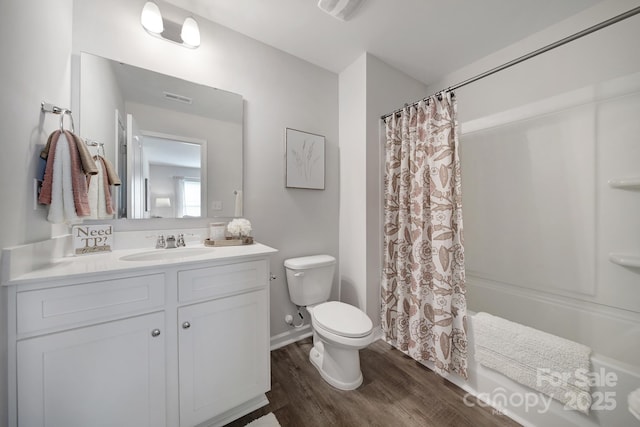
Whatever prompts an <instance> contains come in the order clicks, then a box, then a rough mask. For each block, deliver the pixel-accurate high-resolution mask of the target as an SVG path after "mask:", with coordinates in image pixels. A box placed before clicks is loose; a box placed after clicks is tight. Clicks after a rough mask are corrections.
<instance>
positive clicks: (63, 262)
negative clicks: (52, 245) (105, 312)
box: [3, 243, 278, 286]
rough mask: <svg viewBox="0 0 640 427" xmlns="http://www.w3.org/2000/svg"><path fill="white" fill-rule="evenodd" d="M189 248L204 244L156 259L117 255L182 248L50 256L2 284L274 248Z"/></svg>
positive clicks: (269, 251)
mask: <svg viewBox="0 0 640 427" xmlns="http://www.w3.org/2000/svg"><path fill="white" fill-rule="evenodd" d="M189 248H204V249H206V250H204V251H202V253H198V254H197V255H193V256H187V257H175V258H170V259H156V260H144V261H126V260H123V259H121V258H122V257H124V256H127V255H133V254H138V253H143V252H144V253H148V252H152V251H175V253H176V254H177V253H178V251H181V250H182V249H183V248H176V249H149V248H146V249H121V250H114V251H113V252H106V253H100V254H91V255H82V256H67V257H62V258H54V259H51V260H49V261H48V262H47V263H44V264H43V265H40V266H39V267H37V268H35V269H33V270H32V271H28V272H25V273H23V274H19V275H16V276H15V277H14V276H13V275H11V273H9V275H8V276H9V280H7V281H5V282H4V283H3V285H5V286H11V285H18V284H22V283H29V282H34V281H41V280H53V279H59V278H62V277H69V276H77V275H85V274H96V273H115V272H124V271H129V272H130V271H134V270H144V269H149V268H153V267H156V266H167V265H171V266H176V265H181V264H183V265H188V264H193V263H202V262H207V261H226V260H231V259H234V258H243V257H252V256H261V255H269V254H273V253H276V252H278V251H277V250H276V249H273V248H271V247H269V246H265V245H263V244H261V243H254V244H252V245H242V246H221V247H205V246H204V245H202V244H200V245H191V246H189V247H188V248H187V249H189Z"/></svg>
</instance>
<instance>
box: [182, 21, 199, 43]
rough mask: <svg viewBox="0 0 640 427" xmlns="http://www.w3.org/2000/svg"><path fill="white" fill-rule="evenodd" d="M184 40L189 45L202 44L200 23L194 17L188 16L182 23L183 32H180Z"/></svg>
mask: <svg viewBox="0 0 640 427" xmlns="http://www.w3.org/2000/svg"><path fill="white" fill-rule="evenodd" d="M180 37H182V41H183V42H184V44H186V45H187V46H189V47H198V46H200V28H198V23H197V22H196V20H195V19H193V18H192V17H188V18H187V19H185V20H184V24H182V32H181V33H180Z"/></svg>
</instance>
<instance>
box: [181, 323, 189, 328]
mask: <svg viewBox="0 0 640 427" xmlns="http://www.w3.org/2000/svg"><path fill="white" fill-rule="evenodd" d="M190 327H191V323H189V322H184V323H183V324H182V329H189V328H190Z"/></svg>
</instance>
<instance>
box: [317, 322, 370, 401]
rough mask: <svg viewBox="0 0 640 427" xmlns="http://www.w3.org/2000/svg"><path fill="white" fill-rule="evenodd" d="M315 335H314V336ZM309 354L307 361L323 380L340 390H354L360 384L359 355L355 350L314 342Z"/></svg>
mask: <svg viewBox="0 0 640 427" xmlns="http://www.w3.org/2000/svg"><path fill="white" fill-rule="evenodd" d="M314 335H315V334H314ZM314 341H315V342H314V345H313V348H311V351H310V352H309V360H310V361H311V363H312V364H313V366H315V367H316V369H317V370H318V372H319V373H320V376H321V377H322V379H323V380H325V381H326V382H328V383H329V384H331V385H332V386H333V387H335V388H337V389H340V390H355V389H356V388H358V387H360V385H361V384H362V380H363V378H362V372H361V371H360V353H359V351H358V350H357V349H343V348H331V349H330V350H329V351H328V352H327V351H326V347H325V345H324V343H323V342H321V341H319V340H318V341H316V337H314Z"/></svg>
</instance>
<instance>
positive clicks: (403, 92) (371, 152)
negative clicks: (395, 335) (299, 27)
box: [339, 53, 427, 325]
mask: <svg viewBox="0 0 640 427" xmlns="http://www.w3.org/2000/svg"><path fill="white" fill-rule="evenodd" d="M426 95H427V88H426V86H425V85H424V84H422V83H420V82H418V81H416V80H414V79H413V78H411V77H409V76H407V75H406V74H404V73H402V72H400V71H398V70H396V69H395V68H393V67H391V66H389V65H387V64H386V63H384V62H382V61H381V60H380V59H378V58H376V57H375V56H373V55H371V54H369V53H364V54H363V55H362V56H360V57H359V58H358V59H357V60H356V61H355V62H354V63H353V64H351V65H350V66H349V67H347V68H346V69H345V70H344V71H342V72H341V73H340V95H339V98H340V281H341V300H342V301H345V302H348V303H350V304H353V305H356V306H358V307H360V308H361V309H363V310H365V311H366V313H367V314H368V315H369V317H370V318H371V320H372V321H373V322H374V325H378V324H379V323H380V268H381V261H382V259H381V250H382V249H381V243H382V223H381V213H382V202H381V194H382V193H381V191H382V190H381V186H382V180H383V170H384V169H383V165H384V129H381V128H380V116H382V115H383V114H387V113H389V112H391V111H393V110H395V109H397V108H399V107H401V106H402V105H403V104H404V103H405V102H412V101H414V100H417V99H420V98H422V97H424V96H426Z"/></svg>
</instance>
